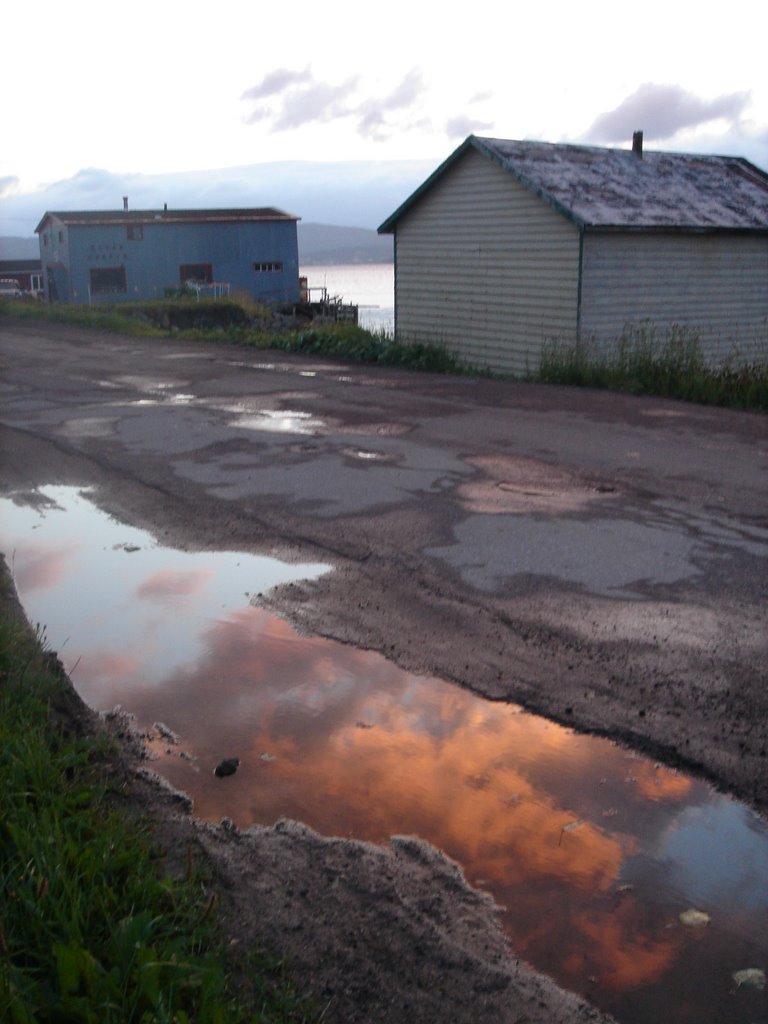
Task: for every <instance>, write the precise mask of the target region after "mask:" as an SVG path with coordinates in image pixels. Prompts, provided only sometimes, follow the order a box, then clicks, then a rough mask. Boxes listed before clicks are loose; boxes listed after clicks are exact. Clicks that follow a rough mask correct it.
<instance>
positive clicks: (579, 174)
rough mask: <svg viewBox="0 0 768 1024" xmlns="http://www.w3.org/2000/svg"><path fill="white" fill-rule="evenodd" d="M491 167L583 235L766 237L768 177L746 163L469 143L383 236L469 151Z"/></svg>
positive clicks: (509, 142) (685, 155) (677, 155)
mask: <svg viewBox="0 0 768 1024" xmlns="http://www.w3.org/2000/svg"><path fill="white" fill-rule="evenodd" d="M470 147H471V148H473V149H475V150H477V151H478V152H480V153H482V154H483V155H485V156H487V157H488V158H489V159H491V160H493V161H494V162H495V163H497V164H498V165H499V166H500V167H502V168H503V169H504V170H505V171H507V172H508V173H510V174H511V175H512V176H513V177H514V178H516V179H517V180H518V181H519V182H520V183H521V184H522V185H524V186H525V187H526V188H529V189H530V190H531V191H532V192H534V193H535V194H536V195H538V196H540V197H541V198H542V199H543V200H544V201H545V202H548V203H549V204H550V205H552V206H554V207H555V208H556V209H557V210H559V212H560V213H562V214H563V215H564V216H566V217H568V218H569V219H570V220H573V221H575V222H576V223H577V224H580V225H583V226H585V227H601V228H609V227H612V228H638V229H639V228H645V229H652V228H678V229H687V230H702V229H703V230H707V229H709V230H713V229H716V230H724V229H725V230H753V231H754V230H757V231H768V174H766V173H765V172H764V171H761V170H760V169H759V168H758V167H755V166H754V164H751V163H749V161H748V160H744V159H742V158H741V157H728V156H701V155H697V154H689V153H662V152H656V151H648V150H646V151H645V152H644V153H643V155H642V157H640V156H638V155H637V154H635V153H634V152H633V151H632V150H629V149H602V148H598V147H596V146H571V145H560V144H555V143H550V142H518V141H514V140H508V139H488V138H480V137H477V136H474V135H470V136H469V138H468V139H466V140H465V142H463V143H462V145H461V146H459V148H458V149H457V150H455V151H454V153H452V154H451V156H450V157H448V159H447V160H446V161H445V162H444V163H443V164H441V165H440V167H438V169H437V170H436V171H435V172H434V174H432V175H431V176H430V177H429V178H428V179H427V181H425V182H424V183H423V185H421V187H420V188H419V189H417V190H416V192H414V193H413V195H412V196H410V198H409V199H407V200H406V201H405V203H403V205H402V206H400V207H399V209H398V210H396V211H395V213H393V214H392V215H391V216H390V217H389V218H388V219H387V220H386V221H385V222H384V223H383V224H382V225H381V227H380V228H379V230H380V231H391V230H392V229H393V227H394V225H395V222H396V221H397V220H398V219H399V217H400V216H401V215H402V214H403V213H405V212H406V210H407V209H409V208H410V206H411V205H412V203H414V202H415V201H416V200H417V198H418V197H419V196H420V195H422V194H423V193H424V192H425V191H426V190H427V189H428V188H429V187H431V185H432V184H433V183H434V182H435V181H436V180H437V179H438V178H439V177H442V175H443V174H444V173H445V172H446V171H447V170H448V168H449V167H450V166H451V165H452V164H453V163H454V162H455V160H457V159H458V158H459V157H460V156H462V155H463V154H464V153H465V152H466V151H467V149H469V148H470Z"/></svg>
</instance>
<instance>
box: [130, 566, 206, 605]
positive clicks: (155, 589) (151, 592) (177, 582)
mask: <svg viewBox="0 0 768 1024" xmlns="http://www.w3.org/2000/svg"><path fill="white" fill-rule="evenodd" d="M213 576H214V572H213V570H209V569H198V570H197V571H196V572H174V571H173V570H171V569H160V570H159V571H158V572H155V573H152V575H151V576H149V577H147V579H146V580H145V581H144V582H143V583H142V584H141V586H140V587H138V589H137V591H136V594H137V596H138V597H141V598H164V597H187V596H189V595H191V594H197V593H199V592H200V591H201V590H204V589H205V586H206V584H207V583H208V581H209V580H210V579H212V578H213Z"/></svg>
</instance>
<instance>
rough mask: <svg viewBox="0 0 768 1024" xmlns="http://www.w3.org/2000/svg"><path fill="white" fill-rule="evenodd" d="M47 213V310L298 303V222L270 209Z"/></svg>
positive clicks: (42, 232) (43, 235)
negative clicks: (138, 303) (170, 298)
mask: <svg viewBox="0 0 768 1024" xmlns="http://www.w3.org/2000/svg"><path fill="white" fill-rule="evenodd" d="M123 202H124V207H125V208H124V209H123V210H118V211H94V210H88V211H80V212H71V211H68V212H50V211H49V212H47V213H46V214H45V215H44V216H43V218H42V220H41V221H40V223H39V224H38V226H37V228H36V229H35V230H36V232H37V234H38V236H39V239H40V259H41V262H42V273H43V287H44V289H45V297H46V300H47V301H48V302H69V303H79V304H93V303H115V302H125V301H132V300H137V299H158V298H160V299H161V298H163V297H164V295H165V294H166V291H167V290H168V289H174V288H179V287H180V286H181V285H184V284H187V283H190V284H192V285H193V286H194V287H195V288H196V289H198V290H199V291H200V293H201V294H206V295H219V294H227V293H232V292H237V291H241V292H247V293H248V294H249V295H251V296H252V297H253V298H254V299H258V300H260V301H262V302H266V303H269V304H272V305H280V304H283V303H291V302H297V301H298V300H299V251H298V241H297V232H296V222H297V220H298V218H297V217H294V216H293V215H291V214H288V213H284V212H283V211H282V210H277V209H274V208H273V207H264V208H258V209H232V210H226V209H225V210H169V209H167V207H166V208H165V209H162V210H128V209H127V200H124V201H123Z"/></svg>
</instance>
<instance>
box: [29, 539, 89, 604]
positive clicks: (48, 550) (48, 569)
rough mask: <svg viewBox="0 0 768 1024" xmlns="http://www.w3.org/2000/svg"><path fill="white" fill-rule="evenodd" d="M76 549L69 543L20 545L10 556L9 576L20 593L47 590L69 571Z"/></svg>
mask: <svg viewBox="0 0 768 1024" xmlns="http://www.w3.org/2000/svg"><path fill="white" fill-rule="evenodd" d="M77 551H78V547H77V546H73V545H71V544H67V545H66V546H64V545H58V546H53V545H49V544H43V543H40V544H31V543H21V544H19V545H17V546H16V548H15V550H14V555H13V575H14V579H15V581H16V588H17V590H18V591H19V593H20V594H22V595H24V594H29V593H31V591H33V590H47V589H48V588H50V587H54V586H56V584H58V583H60V582H61V581H62V580H63V579H64V578H65V577H66V575H67V574H68V573H69V572H71V571H72V567H73V566H72V561H73V557H74V555H75V554H76V553H77Z"/></svg>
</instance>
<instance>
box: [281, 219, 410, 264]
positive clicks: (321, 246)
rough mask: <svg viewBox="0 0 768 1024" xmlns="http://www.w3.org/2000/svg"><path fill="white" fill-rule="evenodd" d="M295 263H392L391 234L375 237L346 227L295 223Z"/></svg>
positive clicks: (365, 230) (365, 231)
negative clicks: (297, 250) (297, 245)
mask: <svg viewBox="0 0 768 1024" xmlns="http://www.w3.org/2000/svg"><path fill="white" fill-rule="evenodd" d="M298 234H299V262H300V263H301V264H302V265H304V264H312V263H330V264H339V263H392V262H393V261H394V246H393V242H392V237H391V235H378V234H377V233H376V232H375V231H372V230H371V229H370V228H346V227H339V226H338V225H335V224H304V223H303V222H302V221H299V225H298Z"/></svg>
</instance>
